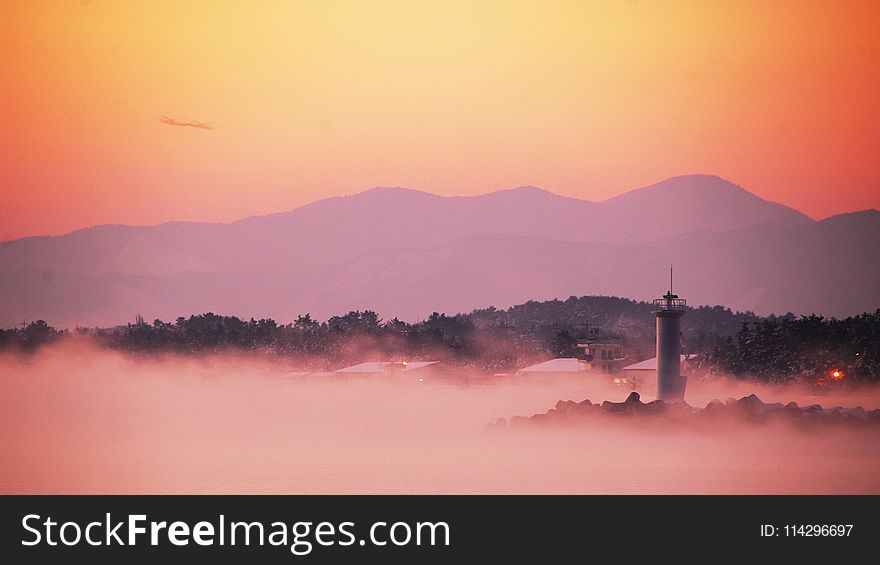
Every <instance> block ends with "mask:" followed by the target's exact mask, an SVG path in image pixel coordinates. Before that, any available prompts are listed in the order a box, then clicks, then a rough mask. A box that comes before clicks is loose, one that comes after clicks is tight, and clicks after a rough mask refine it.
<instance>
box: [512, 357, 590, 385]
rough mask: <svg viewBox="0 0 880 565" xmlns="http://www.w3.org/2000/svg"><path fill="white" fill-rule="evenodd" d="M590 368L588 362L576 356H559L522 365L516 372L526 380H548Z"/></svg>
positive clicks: (575, 373)
mask: <svg viewBox="0 0 880 565" xmlns="http://www.w3.org/2000/svg"><path fill="white" fill-rule="evenodd" d="M589 370H590V364H589V362H587V361H584V360H583V359H578V358H576V357H559V358H556V359H550V360H549V361H544V362H542V363H537V364H535V365H530V366H528V367H523V368H522V369H520V370H519V371H517V372H516V375H517V377H520V378H522V379H523V380H525V381H527V382H533V383H538V382H548V381H551V380H553V379H555V378H559V377H572V376H578V375H583V374H584V373H586V372H587V371H589Z"/></svg>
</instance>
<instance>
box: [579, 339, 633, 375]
mask: <svg viewBox="0 0 880 565" xmlns="http://www.w3.org/2000/svg"><path fill="white" fill-rule="evenodd" d="M578 347H579V348H581V349H583V350H584V359H585V360H586V361H587V362H588V363H589V364H590V370H593V371H598V372H601V373H614V372H617V371H619V370H620V368H621V366H623V364H624V362H625V361H626V359H625V358H624V356H623V346H622V345H621V344H619V343H613V342H593V341H588V342H587V343H578Z"/></svg>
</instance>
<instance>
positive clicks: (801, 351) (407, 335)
mask: <svg viewBox="0 0 880 565" xmlns="http://www.w3.org/2000/svg"><path fill="white" fill-rule="evenodd" d="M682 333H683V335H682V338H683V344H684V349H685V351H687V352H689V353H701V354H703V358H704V359H706V361H707V362H708V365H709V366H710V367H711V368H712V369H713V370H715V371H716V372H719V373H727V374H731V375H735V376H738V377H742V378H756V379H760V380H768V381H774V380H791V379H798V378H803V379H814V378H816V377H817V376H821V375H824V374H825V373H826V372H827V370H831V368H832V367H839V369H840V370H841V371H843V372H844V373H845V375H846V376H847V378H849V379H853V380H860V381H877V380H878V378H880V368H878V360H880V351H878V347H880V339H878V338H880V310H878V311H877V312H875V313H874V314H863V315H861V316H856V317H851V318H846V319H843V320H837V319H825V318H822V317H818V316H808V317H796V316H794V315H791V314H787V315H785V316H782V317H774V316H771V317H759V316H756V315H755V314H754V313H752V312H732V311H731V310H730V309H727V308H723V307H721V306H714V307H709V306H701V307H698V308H689V309H688V313H687V316H686V317H685V321H684V323H683V332H682ZM69 337H80V338H83V339H88V340H92V341H94V342H95V343H97V344H99V345H100V346H102V347H107V348H110V349H114V350H121V351H127V352H132V353H137V354H147V355H148V354H161V353H166V352H174V353H180V354H198V353H202V352H208V351H216V350H221V349H236V350H243V351H254V352H261V353H267V354H273V355H280V356H289V357H295V358H296V360H297V363H298V364H299V365H300V366H302V368H303V369H308V370H333V369H337V368H340V367H343V366H346V365H350V364H354V363H359V362H362V361H365V360H376V359H431V360H437V361H442V362H444V363H447V364H450V365H454V366H459V367H464V368H468V369H472V370H477V371H481V372H486V373H499V372H508V371H513V370H516V369H517V368H520V367H522V366H524V365H528V364H531V363H535V362H539V361H543V360H545V359H547V358H550V357H571V356H575V355H578V354H580V353H582V352H583V350H582V349H580V348H578V344H579V343H583V342H584V341H585V340H592V341H613V342H617V343H620V344H621V345H623V347H624V352H625V354H626V356H627V357H628V358H630V359H632V361H633V362H636V361H640V360H642V359H646V358H648V357H652V356H653V355H654V316H653V311H652V306H651V304H650V303H646V302H637V301H633V300H628V299H623V298H617V297H608V296H583V297H574V296H573V297H570V298H569V299H567V300H549V301H543V302H538V301H529V302H526V303H524V304H519V305H516V306H513V307H511V308H508V309H496V308H486V309H479V310H474V311H473V312H470V313H468V314H457V315H454V316H448V315H446V314H441V313H437V312H435V313H433V314H431V315H430V316H428V317H427V318H426V319H424V320H421V321H418V322H414V323H410V322H405V321H401V320H399V319H397V318H394V319H391V320H387V321H383V320H382V319H381V318H380V317H379V315H378V314H377V313H375V312H373V311H370V310H364V311H359V310H358V311H351V312H348V313H347V314H344V315H339V316H332V317H330V318H329V319H327V320H324V321H319V320H316V319H314V318H313V317H312V316H311V315H310V314H303V315H300V316H299V317H297V319H296V320H294V321H293V322H291V323H287V324H279V323H278V322H276V321H275V320H272V319H269V318H265V319H259V320H257V319H253V318H252V319H250V320H244V319H241V318H238V317H236V316H223V315H218V314H214V313H206V314H199V315H192V316H190V317H188V318H185V317H179V318H177V319H176V320H175V321H173V322H166V321H163V320H159V319H157V320H154V321H153V322H152V323H148V322H146V321H144V320H143V319H142V318H141V317H140V316H138V318H137V319H136V320H135V321H134V323H129V324H125V325H121V326H117V327H113V328H76V329H74V330H72V331H67V330H59V329H56V328H53V327H51V326H49V325H48V324H47V323H46V322H44V321H37V322H32V323H30V324H28V325H26V326H25V327H20V328H11V329H7V330H0V348H4V349H19V350H22V351H34V350H36V349H38V348H39V347H40V346H41V345H44V344H47V343H52V342H54V341H57V340H59V339H65V338H69Z"/></svg>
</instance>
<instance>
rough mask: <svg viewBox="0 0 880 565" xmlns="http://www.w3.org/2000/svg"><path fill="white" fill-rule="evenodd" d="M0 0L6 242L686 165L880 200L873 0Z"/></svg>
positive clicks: (646, 180) (815, 196) (878, 6)
mask: <svg viewBox="0 0 880 565" xmlns="http://www.w3.org/2000/svg"><path fill="white" fill-rule="evenodd" d="M0 13H2V15H0V23H2V28H3V32H2V34H0V67H2V69H3V75H2V79H0V80H2V81H3V88H2V94H0V97H2V98H0V122H2V124H3V127H2V129H3V133H2V137H0V190H2V200H0V201H2V205H0V240H7V239H12V238H16V237H22V236H26V235H36V234H59V233H64V232H67V231H70V230H73V229H77V228H80V227H86V226H90V225H94V224H100V223H130V224H153V223H159V222H163V221H168V220H199V221H230V220H234V219H237V218H240V217H244V216H248V215H253V214H263V213H271V212H278V211H283V210H289V209H292V208H295V207H297V206H300V205H302V204H305V203H308V202H311V201H313V200H316V199H319V198H323V197H327V196H333V195H339V194H351V193H354V192H358V191H361V190H364V189H367V188H370V187H372V186H377V185H382V186H406V187H411V188H418V189H422V190H427V191H430V192H436V193H440V194H447V195H454V194H476V193H482V192H488V191H492V190H498V189H503V188H510V187H514V186H519V185H525V184H533V185H537V186H541V187H543V188H546V189H548V190H551V191H553V192H557V193H560V194H564V195H568V196H574V197H578V198H587V199H592V200H601V199H605V198H608V197H610V196H613V195H615V194H619V193H621V192H623V191H626V190H629V189H632V188H636V187H638V186H643V185H647V184H652V183H654V182H657V181H659V180H662V179H664V178H667V177H670V176H674V175H679V174H687V173H695V172H704V173H711V174H717V175H720V176H722V177H725V178H727V179H729V180H731V181H733V182H736V183H738V184H740V185H742V186H744V187H745V188H747V189H749V190H751V191H752V192H755V193H756V194H758V195H759V196H762V197H764V198H767V199H770V200H776V201H779V202H783V203H785V204H788V205H790V206H793V207H795V208H798V209H799V210H801V211H803V212H805V213H807V214H809V215H811V216H813V217H815V218H824V217H826V216H828V215H831V214H834V213H839V212H844V211H852V210H859V209H865V208H880V164H878V163H880V110H878V100H880V34H878V32H877V30H878V29H880V2H878V1H876V0H873V1H868V2H857V1H847V2H766V1H760V2H759V1H756V2H746V1H739V2H729V3H723V2H717V3H716V2H651V1H647V0H641V1H638V0H631V1H628V2H626V1H620V2H613V1H607V2H549V1H540V2H510V1H504V2H476V3H475V2H455V1H449V0H445V1H443V2H430V3H429V2H403V1H401V2H380V1H375V0H371V1H369V2H355V1H352V2H327V1H324V2H293V1H291V2H278V3H262V2H254V3H252V2H240V1H236V2H195V1H185V2H181V1H177V2H172V1H157V0H149V1H143V2H136V1H125V2H111V1H108V0H93V1H91V2H89V1H80V0H66V1H55V2H41V1H25V2H15V1H13V2H9V1H3V3H2V12H0ZM163 116H167V117H169V118H172V119H174V120H179V121H180V122H187V121H200V122H203V123H205V124H208V125H209V126H211V127H212V128H213V129H210V130H209V129H197V128H192V127H186V126H176V125H168V124H166V123H162V121H161V120H162V118H163Z"/></svg>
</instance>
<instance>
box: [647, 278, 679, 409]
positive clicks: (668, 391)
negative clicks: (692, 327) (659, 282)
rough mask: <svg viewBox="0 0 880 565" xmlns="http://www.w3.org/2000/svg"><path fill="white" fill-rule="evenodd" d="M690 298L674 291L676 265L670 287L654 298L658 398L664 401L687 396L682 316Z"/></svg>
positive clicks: (677, 400) (676, 399)
mask: <svg viewBox="0 0 880 565" xmlns="http://www.w3.org/2000/svg"><path fill="white" fill-rule="evenodd" d="M686 307H687V301H686V300H685V299H684V298H679V297H678V295H676V294H672V267H670V268H669V291H668V292H667V293H666V294H664V295H663V297H662V298H657V299H655V300H654V315H655V316H656V318H657V398H658V399H660V400H662V401H664V402H680V401H682V400H684V389H685V386H686V385H687V377H684V376H682V374H681V317H682V316H684V311H685V308H686Z"/></svg>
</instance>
